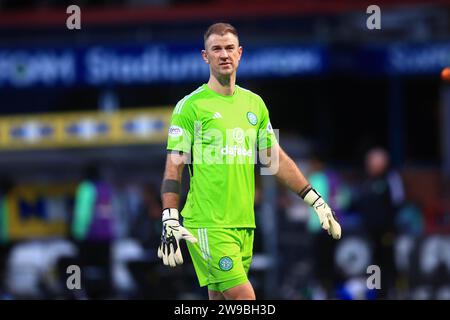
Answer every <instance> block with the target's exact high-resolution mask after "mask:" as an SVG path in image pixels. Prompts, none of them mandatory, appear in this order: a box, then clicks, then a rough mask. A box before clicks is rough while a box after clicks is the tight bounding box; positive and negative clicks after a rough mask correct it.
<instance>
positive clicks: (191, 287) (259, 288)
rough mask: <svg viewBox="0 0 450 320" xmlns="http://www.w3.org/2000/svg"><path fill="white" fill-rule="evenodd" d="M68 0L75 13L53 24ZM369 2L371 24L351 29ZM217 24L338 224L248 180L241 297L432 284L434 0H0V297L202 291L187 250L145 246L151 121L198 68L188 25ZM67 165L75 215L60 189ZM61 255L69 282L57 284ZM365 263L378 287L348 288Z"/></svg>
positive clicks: (437, 12) (447, 106)
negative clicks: (179, 255) (170, 252)
mask: <svg viewBox="0 0 450 320" xmlns="http://www.w3.org/2000/svg"><path fill="white" fill-rule="evenodd" d="M72 4H77V5H79V6H80V8H81V30H68V29H67V27H66V19H67V18H68V16H69V14H67V13H66V8H67V7H68V6H69V5H72ZM370 4H376V5H378V6H379V7H380V8H381V30H368V29H367V28H366V19H367V18H368V16H369V15H368V14H367V13H366V8H367V7H368V5H370ZM217 21H227V22H230V23H232V24H233V25H235V26H236V27H237V29H238V31H239V33H240V40H241V44H242V45H243V46H244V56H243V60H242V63H241V66H240V69H239V71H238V84H240V85H241V86H243V87H246V88H248V89H250V90H253V91H255V92H256V93H258V94H260V95H261V96H262V97H263V98H264V100H265V101H266V103H267V105H268V107H269V110H270V112H271V120H272V124H273V126H274V127H275V128H279V129H280V143H281V145H282V146H283V147H284V148H285V149H286V150H287V151H288V153H289V154H290V155H291V156H292V157H293V158H294V159H295V160H296V161H298V163H299V165H300V167H301V168H302V169H303V170H304V172H305V173H307V174H308V177H309V178H310V180H311V181H312V182H313V184H314V185H315V186H316V187H317V188H318V189H319V191H321V192H322V194H323V195H324V196H325V197H326V198H327V199H328V201H329V202H330V203H331V204H332V206H333V207H334V208H336V211H337V214H338V215H339V217H340V220H341V222H342V225H343V238H342V239H341V240H340V241H339V242H333V241H332V240H330V239H329V237H328V236H327V235H326V234H325V235H324V234H323V233H322V232H320V230H319V227H318V225H317V220H316V219H315V216H313V215H311V212H310V211H309V210H308V208H306V207H305V206H304V205H303V203H302V201H299V199H298V198H296V197H295V196H294V195H291V194H289V193H288V192H287V191H286V190H285V189H284V188H282V187H281V186H279V185H278V184H277V182H276V181H275V180H274V179H273V177H267V176H264V177H259V178H258V180H257V185H258V189H257V194H256V195H257V196H256V199H255V208H256V216H257V223H258V226H259V227H258V229H257V233H256V239H255V256H254V260H253V265H252V268H251V272H250V279H251V280H252V283H253V284H254V287H255V290H256V294H257V297H259V298H263V299H450V237H449V231H450V201H449V200H450V197H449V190H450V188H449V176H450V85H449V84H448V83H445V82H443V81H442V80H441V78H440V72H441V70H442V68H443V67H445V66H449V65H450V1H443V0H442V1H433V2H430V1H414V0H410V1H386V0H378V1H374V3H369V2H367V1H358V0H352V1H328V0H322V1H312V0H307V1H306V0H305V1H280V0H278V1H275V0H250V1H245V2H244V1H237V0H228V1H226V0H209V1H206V0H205V1H201V0H196V1H181V0H111V1H106V0H105V1H102V0H84V1H75V0H73V1H60V0H58V1H57V0H42V1H39V0H34V1H33V0H30V1H25V0H23V1H22V0H0V204H1V205H0V241H1V245H0V247H1V249H0V251H1V252H0V298H2V299H205V298H207V293H206V290H205V289H200V288H198V284H197V280H196V277H195V274H194V270H193V267H192V265H191V263H190V259H189V257H188V254H187V251H184V256H185V260H186V263H185V265H183V266H182V267H180V268H178V269H168V268H165V267H164V266H163V265H162V263H160V262H159V261H158V260H157V258H156V248H157V245H158V241H159V237H160V230H161V224H160V212H161V203H160V199H159V188H160V182H161V179H162V174H163V166H164V160H165V137H166V132H167V123H168V119H169V117H170V114H171V109H172V108H173V106H174V104H175V103H176V102H177V101H178V100H179V99H181V98H182V97H183V96H184V95H186V94H188V93H189V92H191V91H193V90H194V89H195V88H197V87H198V86H199V85H200V84H201V83H204V82H206V81H207V76H208V69H207V67H206V65H204V64H203V62H202V60H201V57H200V50H201V48H202V45H203V43H202V37H203V32H204V30H205V29H206V28H207V26H208V25H209V24H211V23H213V22H217ZM373 148H378V149H373ZM382 150H386V152H387V153H386V154H384V153H383V151H382ZM388 159H390V161H389V162H388ZM87 181H90V182H91V186H92V185H93V186H94V187H95V188H97V189H96V190H97V194H99V196H98V197H97V198H98V199H96V200H93V201H96V203H97V207H98V208H100V209H99V210H97V211H95V217H93V216H91V215H90V214H91V212H88V211H89V210H87V211H86V209H85V208H86V203H85V201H84V202H83V200H80V199H78V198H77V197H81V196H82V194H83V193H85V192H87V193H86V194H89V192H88V191H86V185H89V184H86V183H87ZM187 181H188V179H187V176H186V177H185V179H184V194H186V190H187V184H186V183H187ZM83 186H84V187H83ZM100 195H101V196H100ZM88 198H89V197H88ZM97 215H98V216H99V217H98V216H97ZM92 221H95V222H96V223H98V225H97V226H100V227H99V228H97V230H92V229H95V228H94V227H93V225H94V223H93V222H92ZM102 226H104V228H106V229H108V230H109V232H107V233H105V232H103V231H102V230H103V229H102ZM99 230H100V231H99ZM96 232H97V233H96ZM183 248H184V249H185V246H184V245H183ZM73 264H76V265H79V266H80V267H81V274H82V279H83V281H82V289H81V290H68V289H67V287H66V279H67V277H68V276H69V275H68V274H67V273H66V270H67V266H69V265H73ZM371 264H376V265H379V266H380V268H381V277H382V278H381V279H382V289H381V290H369V289H367V287H366V280H367V278H368V276H369V275H368V274H367V267H368V266H369V265H371Z"/></svg>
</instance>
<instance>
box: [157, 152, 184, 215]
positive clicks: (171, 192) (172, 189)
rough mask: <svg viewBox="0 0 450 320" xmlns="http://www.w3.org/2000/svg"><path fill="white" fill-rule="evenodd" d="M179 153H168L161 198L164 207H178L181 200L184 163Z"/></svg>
mask: <svg viewBox="0 0 450 320" xmlns="http://www.w3.org/2000/svg"><path fill="white" fill-rule="evenodd" d="M175 157H179V156H177V155H173V154H168V156H167V162H166V168H165V171H164V179H163V182H162V186H161V200H162V205H163V208H176V209H178V204H179V202H180V192H181V176H182V173H183V167H184V165H183V164H180V161H179V160H180V159H179V158H175Z"/></svg>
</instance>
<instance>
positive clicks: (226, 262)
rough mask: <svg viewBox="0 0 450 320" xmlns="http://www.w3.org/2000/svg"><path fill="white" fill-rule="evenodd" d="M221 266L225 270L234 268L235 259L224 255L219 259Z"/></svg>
mask: <svg viewBox="0 0 450 320" xmlns="http://www.w3.org/2000/svg"><path fill="white" fill-rule="evenodd" d="M219 268H220V270H223V271H229V270H231V269H232V268H233V260H232V259H231V258H230V257H222V258H221V259H220V260H219Z"/></svg>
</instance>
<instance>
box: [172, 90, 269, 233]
mask: <svg viewBox="0 0 450 320" xmlns="http://www.w3.org/2000/svg"><path fill="white" fill-rule="evenodd" d="M274 143H276V138H275V135H274V132H273V129H272V126H271V124H270V120H269V112H268V110H267V107H266V106H265V104H264V101H263V100H262V99H261V97H260V96H258V95H256V94H254V93H252V92H251V91H249V90H246V89H243V88H241V87H239V86H237V85H236V87H235V91H234V94H233V95H231V96H223V95H220V94H218V93H216V92H215V91H213V90H211V89H210V88H209V87H208V86H207V84H203V85H202V86H201V87H199V88H198V89H197V90H195V91H193V92H192V93H191V94H189V95H187V96H185V97H184V98H183V99H181V100H180V101H179V102H178V104H177V105H176V107H175V109H174V111H173V114H172V119H171V124H170V127H169V132H168V143H167V149H168V150H172V151H181V152H183V153H189V154H190V155H191V157H190V164H189V173H190V187H189V193H188V196H187V200H186V204H185V206H184V208H183V210H182V212H181V214H182V216H183V218H184V225H185V226H186V227H190V228H255V215H254V195H255V177H254V165H255V163H256V159H257V150H263V149H267V148H269V147H271V146H272V145H273V144H274Z"/></svg>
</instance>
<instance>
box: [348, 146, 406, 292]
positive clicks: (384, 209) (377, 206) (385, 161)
mask: <svg viewBox="0 0 450 320" xmlns="http://www.w3.org/2000/svg"><path fill="white" fill-rule="evenodd" d="M389 161H390V160H389V155H388V153H387V152H386V150H384V149H382V148H373V149H371V150H369V152H368V153H367V155H366V158H365V169H366V179H365V181H364V182H363V184H362V186H360V187H359V188H358V191H359V195H358V199H357V200H356V210H357V212H359V213H360V214H361V218H362V222H363V227H364V230H365V234H366V235H367V237H368V239H369V241H370V244H371V246H372V253H373V258H372V263H373V264H376V265H378V266H379V267H380V269H381V273H382V276H381V290H378V293H379V298H383V299H385V298H389V295H388V292H389V291H390V288H392V287H393V286H394V281H395V274H396V271H395V263H394V249H393V248H394V235H395V231H396V230H395V229H396V228H395V221H396V213H397V211H398V209H399V207H400V205H401V204H402V203H403V200H404V199H403V198H404V190H403V184H402V180H401V178H400V175H399V174H398V173H397V172H395V171H394V170H392V169H390V167H389V165H390V163H389Z"/></svg>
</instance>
